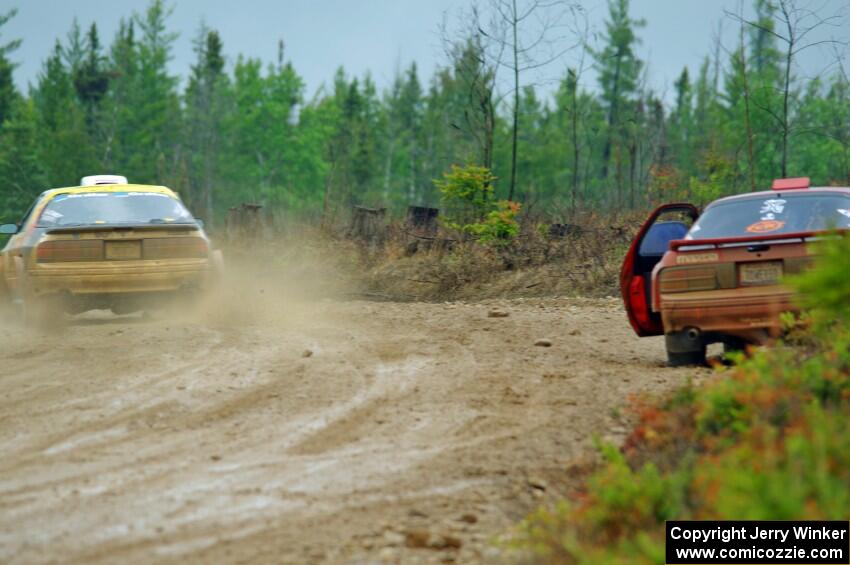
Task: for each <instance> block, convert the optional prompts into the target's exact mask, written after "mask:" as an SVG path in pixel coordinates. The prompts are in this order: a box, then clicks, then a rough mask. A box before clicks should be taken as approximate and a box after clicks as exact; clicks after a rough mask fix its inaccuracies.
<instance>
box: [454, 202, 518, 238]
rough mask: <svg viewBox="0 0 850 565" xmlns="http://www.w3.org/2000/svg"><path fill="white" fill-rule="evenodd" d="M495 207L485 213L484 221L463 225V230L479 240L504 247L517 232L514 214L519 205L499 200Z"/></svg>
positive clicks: (516, 212) (515, 214)
mask: <svg viewBox="0 0 850 565" xmlns="http://www.w3.org/2000/svg"><path fill="white" fill-rule="evenodd" d="M496 206H497V209H496V210H493V211H491V212H488V213H487V217H486V218H485V219H484V221H481V222H475V223H472V224H467V225H465V226H463V228H462V229H463V231H465V232H467V233H470V234H472V235H474V236H475V237H476V238H477V239H478V241H479V242H481V243H484V244H487V245H493V246H496V247H504V246H506V245H508V244H510V243H511V241H513V239H514V237H516V235H517V234H518V233H519V223H518V222H517V221H516V216H517V214H519V211H520V209H521V205H520V204H519V203H517V202H510V201H508V200H501V201H499V202H498V203H497V205H496Z"/></svg>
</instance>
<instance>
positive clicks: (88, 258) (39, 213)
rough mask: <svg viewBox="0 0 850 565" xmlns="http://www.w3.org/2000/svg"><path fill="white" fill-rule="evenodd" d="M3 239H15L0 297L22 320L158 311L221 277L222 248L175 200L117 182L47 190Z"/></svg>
mask: <svg viewBox="0 0 850 565" xmlns="http://www.w3.org/2000/svg"><path fill="white" fill-rule="evenodd" d="M0 233H3V234H11V236H12V237H11V238H10V239H9V241H8V243H7V244H6V247H5V248H4V249H3V251H2V256H0V300H3V299H5V300H10V301H11V302H12V304H14V305H15V306H17V307H18V309H19V310H20V311H21V314H22V315H23V317H24V319H25V320H26V321H48V320H49V319H50V318H51V317H55V316H60V315H62V311H66V312H70V313H79V312H84V311H86V310H92V309H111V310H112V311H113V312H115V313H117V314H122V313H128V312H133V311H138V310H142V309H147V308H152V307H156V306H161V305H163V304H166V303H168V301H163V300H161V299H172V298H178V299H179V298H183V297H185V298H190V297H192V296H197V295H199V294H200V293H201V291H203V290H204V289H206V288H209V287H210V286H212V285H213V284H214V283H215V282H216V280H217V279H218V277H219V276H220V275H221V269H222V257H221V252H220V251H218V250H215V251H214V250H212V249H211V247H210V240H209V238H208V237H207V235H206V234H205V233H204V230H203V227H202V224H201V222H200V221H199V220H196V219H195V218H193V217H192V214H190V213H189V211H188V210H187V209H186V207H185V206H184V205H183V203H182V202H181V200H180V198H179V197H178V196H177V194H175V193H174V192H173V191H172V190H170V189H168V188H165V187H163V186H145V185H135V184H127V180H126V179H125V178H124V177H120V176H112V175H101V176H93V177H85V178H83V180H82V181H81V186H78V187H69V188H55V189H52V190H47V191H45V192H44V193H42V194H41V195H40V196H39V197H38V198H37V199H36V201H35V202H34V203H33V205H32V206H31V207H30V209H29V211H27V213H26V214H25V215H24V218H23V219H22V220H21V221H20V223H18V224H4V225H2V226H0ZM3 295H5V296H3ZM45 318H47V320H45Z"/></svg>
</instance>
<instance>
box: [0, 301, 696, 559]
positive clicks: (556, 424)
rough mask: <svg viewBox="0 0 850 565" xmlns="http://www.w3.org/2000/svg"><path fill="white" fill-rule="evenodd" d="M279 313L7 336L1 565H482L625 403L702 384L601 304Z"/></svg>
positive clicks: (325, 307)
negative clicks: (494, 541)
mask: <svg viewBox="0 0 850 565" xmlns="http://www.w3.org/2000/svg"><path fill="white" fill-rule="evenodd" d="M494 307H498V308H500V309H503V310H505V311H507V312H509V314H510V316H509V317H507V318H488V317H487V312H488V310H489V309H491V308H494ZM291 310H292V311H291V312H287V314H286V315H285V316H283V315H282V316H277V315H276V314H275V315H273V316H272V315H269V316H266V317H260V318H257V319H254V320H253V321H252V320H247V321H245V320H240V321H239V323H231V324H228V323H214V324H213V325H208V324H205V323H200V322H198V321H197V320H192V319H187V320H169V319H154V320H147V321H137V320H134V319H124V318H108V317H106V318H104V319H98V320H97V322H96V323H93V322H90V321H82V322H79V323H77V325H74V326H72V327H71V328H69V330H68V331H67V332H65V333H64V334H62V335H49V336H44V337H41V336H39V337H37V338H35V339H34V338H33V336H21V335H18V334H17V333H15V332H14V330H11V329H8V328H0V334H2V335H0V337H2V338H3V341H2V342H0V343H2V345H0V362H2V364H3V367H4V369H3V372H2V374H0V390H2V391H3V392H2V394H0V560H2V561H4V562H21V563H23V562H27V563H30V562H49V561H54V560H57V559H61V560H63V561H69V562H103V561H110V562H111V561H127V562H145V561H150V560H152V559H156V560H159V561H166V562H169V561H173V562H178V561H179V562H186V561H189V562H199V563H200V562H222V561H225V562H233V561H252V562H264V561H271V562H292V563H304V562H329V563H337V562H343V563H344V562H358V560H371V561H374V560H376V559H384V560H386V561H388V562H393V561H398V560H400V561H403V562H431V561H434V560H440V559H443V558H444V557H451V558H454V559H456V560H458V561H460V562H477V561H480V560H481V559H483V558H485V557H486V556H487V555H489V553H488V552H492V551H493V550H492V548H491V547H490V546H489V542H488V540H489V539H491V538H492V536H494V535H497V534H499V533H502V532H504V531H505V530H506V528H508V527H510V525H511V524H513V523H514V522H515V521H516V520H517V519H519V518H520V517H522V516H523V515H524V514H525V513H526V512H528V511H529V510H531V509H533V507H534V506H535V505H537V504H539V503H540V502H541V501H544V500H546V499H547V498H548V497H551V498H552V499H554V498H556V497H558V496H560V495H562V494H563V493H564V492H565V491H566V489H567V488H568V486H569V484H570V480H571V479H570V473H571V472H570V471H569V469H570V468H571V467H572V466H575V465H581V464H583V462H585V461H586V460H587V457H588V454H589V453H591V451H590V446H591V443H592V439H593V437H594V436H603V437H609V438H610V439H612V440H615V441H616V440H618V439H622V437H623V434H624V433H625V423H624V421H623V420H622V418H621V416H619V414H618V410H619V408H621V407H622V406H623V404H624V403H625V402H626V399H627V397H628V396H629V395H632V394H638V393H654V392H660V391H664V390H668V389H670V388H671V387H673V386H676V385H677V384H681V383H682V382H683V380H684V379H685V378H687V377H695V378H703V377H704V376H705V374H706V371H703V370H697V369H667V368H664V367H663V359H664V354H663V344H662V343H661V342H660V341H659V340H657V339H650V340H641V341H638V340H637V338H634V337H633V336H632V335H631V332H630V329H629V328H628V326H627V324H626V322H625V318H624V316H623V314H622V312H621V310H620V308H619V306H618V305H617V303H616V302H615V301H613V300H578V299H539V300H526V301H522V300H516V301H494V302H488V303H484V304H462V303H456V304H394V303H385V304H376V303H368V302H315V303H309V304H299V305H294V306H293V308H292V309H291ZM541 337H546V338H549V339H551V340H552V341H553V346H552V347H550V348H541V347H535V346H534V345H533V343H534V341H535V340H536V339H538V338H541ZM305 350H309V351H310V354H305V353H304V352H305ZM530 477H535V480H537V479H539V478H540V477H543V479H542V480H544V482H546V483H547V485H548V488H547V489H546V491H545V493H543V494H542V496H543V497H544V498H541V491H540V489H534V488H530V487H529V478H530ZM538 482H539V481H538ZM463 514H473V515H475V516H476V521H475V522H474V523H470V522H468V521H467V522H464V521H459V520H458V517H459V516H461V515H463ZM411 528H413V529H419V530H422V529H424V530H426V531H430V532H432V533H435V534H437V533H439V534H440V535H451V536H453V537H455V538H457V539H458V540H460V543H461V544H462V545H461V547H460V548H449V549H445V550H441V551H432V550H428V549H418V550H417V549H409V548H405V547H404V543H403V539H404V537H403V536H404V533H405V532H406V531H408V530H409V529H411Z"/></svg>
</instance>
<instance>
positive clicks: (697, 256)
mask: <svg viewBox="0 0 850 565" xmlns="http://www.w3.org/2000/svg"><path fill="white" fill-rule="evenodd" d="M848 228H850V188H813V187H810V186H809V179H808V178H794V179H778V180H776V181H774V183H773V190H771V191H765V192H754V193H749V194H742V195H738V196H730V197H727V198H721V199H720V200H717V201H715V202H713V203H711V204H710V205H709V206H707V207H706V208H705V210H704V211H703V212H702V213H701V214H700V212H699V210H697V208H696V207H694V206H692V205H690V204H666V205H664V206H661V207H659V208H658V209H656V210H655V211H654V212H653V213H652V214H651V215H650V216H649V219H647V221H646V222H645V223H644V225H643V226H642V227H641V229H640V231H639V232H638V234H637V237H636V238H635V239H634V241H633V242H632V244H631V247H630V248H629V252H628V254H627V255H626V258H625V260H624V262H623V266H622V269H621V272H620V291H621V293H622V296H623V301H624V303H625V307H626V311H627V313H628V317H629V322H631V325H632V327H633V328H634V330H635V332H636V333H637V334H638V335H639V336H641V337H643V336H654V335H662V334H663V335H664V338H665V342H666V347H667V356H668V361H669V363H670V365H687V364H701V363H704V362H705V356H706V346H707V345H708V344H710V343H717V342H722V343H724V345H725V346H726V348H727V350H728V349H740V348H742V347H744V346H745V345H746V344H764V343H768V342H769V341H771V340H772V339H774V338H775V337H777V336H778V335H779V333H780V331H781V324H780V314H781V313H782V312H788V311H791V312H793V311H795V306H794V303H793V296H792V293H791V291H790V290H789V289H788V288H787V287H785V286H783V284H782V277H783V276H785V275H790V274H795V273H799V272H800V271H801V270H803V269H804V268H805V267H806V266H807V265H808V264H810V262H811V260H812V245H811V244H812V243H813V242H814V241H816V240H818V239H821V238H823V237H826V236H828V235H829V234H830V232H831V230H834V229H838V230H846V229H848Z"/></svg>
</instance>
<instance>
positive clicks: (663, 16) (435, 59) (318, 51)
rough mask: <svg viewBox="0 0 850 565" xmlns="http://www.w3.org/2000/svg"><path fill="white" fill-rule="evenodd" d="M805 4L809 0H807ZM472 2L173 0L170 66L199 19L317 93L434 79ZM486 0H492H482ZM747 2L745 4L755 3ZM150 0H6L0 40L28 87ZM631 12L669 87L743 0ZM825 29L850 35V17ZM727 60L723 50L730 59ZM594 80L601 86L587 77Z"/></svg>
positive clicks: (656, 0) (599, 11) (657, 73)
mask: <svg viewBox="0 0 850 565" xmlns="http://www.w3.org/2000/svg"><path fill="white" fill-rule="evenodd" d="M803 1H806V0H803ZM470 3H471V0H239V1H238V2H233V1H226V0H170V2H169V5H171V6H172V7H173V13H172V15H171V17H170V18H169V26H170V29H171V30H172V31H176V32H178V33H179V34H180V36H179V39H178V40H177V42H176V44H175V46H174V59H173V61H172V62H171V68H172V70H173V72H174V73H175V74H178V75H181V76H185V75H186V74H187V72H188V69H189V65H190V64H191V62H192V60H193V57H194V55H193V52H192V39H193V38H194V37H195V35H196V32H197V30H198V27H199V24H200V22H201V21H202V20H203V21H205V22H206V24H207V25H208V26H209V27H211V28H214V29H217V30H219V31H220V33H221V35H222V39H223V42H224V47H225V52H226V54H227V56H228V60H229V61H230V62H232V61H233V60H235V58H236V55H237V54H240V53H241V54H243V55H246V56H251V57H259V58H261V59H263V60H265V61H273V60H275V58H276V53H277V42H278V40H279V39H283V41H284V42H285V45H286V56H287V58H289V59H291V60H292V62H293V64H294V65H295V68H296V70H297V71H298V72H299V73H300V75H301V76H302V77H303V78H304V80H305V82H306V84H307V94H308V96H311V95H312V94H313V93H314V92H315V91H316V89H317V88H319V87H320V86H321V85H322V83H329V82H330V81H331V78H332V77H333V73H334V72H335V70H336V68H337V67H339V66H340V65H342V66H344V67H345V69H346V71H348V72H349V73H353V74H356V75H362V74H364V73H365V72H366V71H371V73H372V76H373V77H374V79H375V80H376V82H377V83H378V86H379V87H380V88H383V87H385V86H387V85H388V84H389V83H390V81H391V80H392V77H393V75H394V72H395V70H396V69H398V68H399V67H402V68H403V67H406V66H408V65H409V64H410V62H411V61H413V60H415V61H416V62H417V64H418V65H419V69H420V78H421V79H423V80H426V79H427V78H428V77H429V76H430V75H431V73H432V71H433V70H434V68H435V67H436V66H437V65H440V64H443V62H444V60H445V57H444V54H443V50H442V48H441V45H440V34H439V31H438V28H439V24H440V22H441V21H442V20H443V18H444V15H447V16H448V18H449V20H450V21H454V20H455V19H456V14H457V13H458V12H459V11H461V10H463V9H464V8H467V7H468V6H469V5H470ZM481 3H482V4H483V3H484V2H481ZM750 3H751V2H750V0H746V4H750ZM147 4H148V2H147V0H121V1H115V0H0V13H5V12H6V11H8V10H9V9H10V8H18V10H19V12H18V15H17V16H16V17H15V18H14V19H13V20H12V21H10V22H9V23H8V24H6V26H4V27H3V28H2V30H0V33H2V35H1V36H0V44H2V43H5V42H7V41H9V40H11V39H16V38H21V39H23V45H22V46H21V48H20V49H19V50H18V51H16V52H15V53H14V54H13V55H12V58H13V60H14V61H15V62H16V63H18V64H19V67H18V68H17V70H16V81H17V83H18V85H19V86H20V87H21V88H22V89H25V88H26V85H28V84H30V83H34V82H35V80H36V77H37V75H38V72H39V71H40V69H41V67H42V63H43V61H44V59H45V58H46V56H47V55H48V53H49V52H50V50H51V48H52V46H53V43H54V41H55V39H56V38H57V37H59V38H64V37H65V35H66V34H67V32H68V29H69V27H70V25H71V22H72V20H73V19H74V18H75V17H76V18H77V19H78V21H79V22H80V25H81V26H82V27H83V28H84V29H86V28H87V27H88V26H89V25H90V24H91V22H92V21H94V22H97V25H98V28H99V30H100V32H101V38H102V40H103V41H104V43H107V44H108V43H109V42H111V39H112V37H113V36H114V34H115V32H116V30H117V27H118V22H119V20H120V19H121V18H122V17H129V16H130V15H131V14H132V13H133V12H134V11H135V12H142V11H143V10H144V9H145V7H146V6H147ZM582 4H583V6H584V7H585V9H586V10H587V13H588V14H589V21H590V23H591V26H592V28H594V29H596V30H597V31H601V28H602V22H603V20H604V18H605V16H606V13H607V8H606V4H605V2H604V0H584V1H583V2H582ZM811 5H813V6H817V7H820V6H825V8H824V10H823V13H825V14H832V13H837V12H840V11H843V12H844V13H845V15H850V0H811ZM631 6H632V13H633V16H634V17H636V18H643V19H645V20H646V22H647V25H646V27H645V28H643V29H642V30H640V31H639V35H640V37H641V38H642V39H643V42H642V44H641V45H640V47H639V52H640V54H641V56H642V57H643V58H644V60H646V61H648V62H649V80H650V84H651V85H652V87H653V88H655V90H657V91H659V92H661V93H665V92H666V94H667V98H668V99H669V95H670V91H671V90H672V86H671V85H672V83H673V81H674V80H675V79H676V77H677V76H678V75H679V73H680V72H681V71H682V68H683V67H684V66H686V65H687V66H688V67H690V68H691V70H692V71H694V74H695V71H696V69H697V68H698V66H699V64H700V62H701V60H702V58H703V57H704V56H705V55H707V54H709V53H710V52H711V50H712V43H713V41H712V38H713V36H714V35H716V33H717V30H718V26H719V25H720V23H721V21H722V20H724V18H723V12H724V9H728V10H731V11H737V6H738V0H632V2H631ZM723 26H724V30H723V38H724V42H725V43H727V44H728V45H729V46H733V45H734V43H735V41H736V34H737V28H736V27H735V24H733V23H732V22H731V21H729V20H728V19H726V20H725V21H724V22H723ZM827 35H837V36H842V37H844V38H848V37H850V21H848V20H847V19H846V18H845V20H844V25H843V26H841V27H840V28H838V29H835V28H832V29H829V30H825V31H824V32H823V33H822V34H821V36H820V38H823V37H826V36H827ZM724 58H725V57H724ZM833 58H834V57H833V56H832V55H831V54H830V53H828V52H826V51H825V50H822V49H819V48H815V49H812V50H810V51H809V52H808V53H806V54H805V56H804V57H803V58H802V59H801V67H800V69H798V71H799V72H800V74H803V75H806V74H807V75H814V74H817V73H818V72H819V71H820V70H821V69H822V68H823V66H824V64H825V61H827V60H832V59H833ZM570 63H573V61H570V58H569V56H567V57H565V58H564V59H563V60H562V61H558V62H557V63H555V64H554V65H552V66H551V67H550V68H547V69H545V70H544V71H542V76H541V77H540V78H547V77H557V76H558V75H560V74H562V71H563V69H564V68H565V67H566V65H567V64H570ZM586 80H587V81H588V84H587V86H589V87H593V86H594V84H593V83H594V81H595V79H594V77H593V75H592V74H591V75H588V78H587V79H586Z"/></svg>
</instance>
